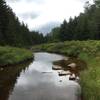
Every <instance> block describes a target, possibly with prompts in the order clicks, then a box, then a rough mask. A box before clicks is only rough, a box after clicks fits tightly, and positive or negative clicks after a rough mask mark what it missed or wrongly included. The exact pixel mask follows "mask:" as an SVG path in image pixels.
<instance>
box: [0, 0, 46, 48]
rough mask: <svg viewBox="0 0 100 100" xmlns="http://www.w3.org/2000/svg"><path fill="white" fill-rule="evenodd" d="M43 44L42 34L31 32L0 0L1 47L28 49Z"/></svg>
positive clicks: (2, 0)
mask: <svg viewBox="0 0 100 100" xmlns="http://www.w3.org/2000/svg"><path fill="white" fill-rule="evenodd" d="M43 42H44V37H43V35H42V34H39V32H35V31H32V32H30V31H29V29H28V27H27V25H25V24H24V23H20V22H19V19H18V18H17V17H16V15H15V14H14V13H13V11H12V9H11V8H10V7H8V6H7V4H6V2H5V1H4V0H0V45H10V46H16V47H28V46H31V45H34V44H40V43H43Z"/></svg>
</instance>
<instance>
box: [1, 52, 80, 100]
mask: <svg viewBox="0 0 100 100" xmlns="http://www.w3.org/2000/svg"><path fill="white" fill-rule="evenodd" d="M63 58H64V57H63V56H60V55H56V54H50V53H35V58H34V61H33V62H32V63H31V64H30V63H27V64H24V65H20V66H16V67H15V66H14V67H8V68H4V69H2V68H1V69H0V100H78V95H79V94H80V85H79V84H78V83H77V82H75V81H69V78H68V77H69V76H59V75H58V72H57V71H55V70H52V64H53V61H57V60H62V59H63Z"/></svg>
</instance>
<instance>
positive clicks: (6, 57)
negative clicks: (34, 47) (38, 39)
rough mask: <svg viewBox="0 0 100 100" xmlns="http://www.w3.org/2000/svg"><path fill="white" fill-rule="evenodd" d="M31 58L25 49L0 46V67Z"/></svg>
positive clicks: (31, 55) (30, 53) (30, 54)
mask: <svg viewBox="0 0 100 100" xmlns="http://www.w3.org/2000/svg"><path fill="white" fill-rule="evenodd" d="M31 58H33V54H32V52H30V51H28V50H26V49H22V48H14V47H1V46H0V66H6V65H12V64H17V63H21V62H23V61H26V60H28V59H31Z"/></svg>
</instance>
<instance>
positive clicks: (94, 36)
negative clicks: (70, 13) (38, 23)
mask: <svg viewBox="0 0 100 100" xmlns="http://www.w3.org/2000/svg"><path fill="white" fill-rule="evenodd" d="M46 38H47V41H53V42H55V41H65V40H99V39H100V0H94V4H92V5H90V4H89V2H86V4H85V11H84V13H80V15H79V16H78V17H75V18H70V19H69V22H67V21H66V20H64V21H63V23H62V24H61V25H60V27H56V28H54V29H53V30H52V31H51V33H50V34H47V36H46Z"/></svg>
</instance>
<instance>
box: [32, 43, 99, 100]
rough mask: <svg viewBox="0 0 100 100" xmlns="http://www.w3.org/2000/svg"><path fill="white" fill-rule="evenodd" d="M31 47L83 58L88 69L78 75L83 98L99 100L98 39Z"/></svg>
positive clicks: (34, 49)
mask: <svg viewBox="0 0 100 100" xmlns="http://www.w3.org/2000/svg"><path fill="white" fill-rule="evenodd" d="M32 49H33V51H48V52H55V53H61V54H65V55H67V56H74V57H77V56H78V57H79V58H81V59H83V60H85V61H86V62H87V67H88V69H87V70H84V71H82V72H81V75H80V77H81V82H80V84H81V86H82V92H83V100H100V41H70V42H69V41H65V42H60V43H50V44H43V45H39V46H36V47H34V48H32Z"/></svg>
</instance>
